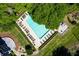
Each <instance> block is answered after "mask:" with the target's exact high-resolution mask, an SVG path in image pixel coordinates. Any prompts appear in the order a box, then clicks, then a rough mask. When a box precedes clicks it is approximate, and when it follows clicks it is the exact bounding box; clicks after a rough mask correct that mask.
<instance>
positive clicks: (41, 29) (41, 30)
mask: <svg viewBox="0 0 79 59" xmlns="http://www.w3.org/2000/svg"><path fill="white" fill-rule="evenodd" d="M26 22H27V23H28V24H29V26H30V27H31V28H32V30H33V31H34V33H35V34H36V35H37V36H38V37H39V38H42V37H43V36H44V35H45V34H46V33H47V32H48V31H49V29H46V28H45V25H39V24H37V23H36V22H34V21H33V20H32V18H31V16H29V17H28V20H26Z"/></svg>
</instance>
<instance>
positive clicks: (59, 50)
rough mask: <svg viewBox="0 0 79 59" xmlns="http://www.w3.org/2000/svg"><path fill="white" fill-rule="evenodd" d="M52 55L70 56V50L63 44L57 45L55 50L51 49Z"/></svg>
mask: <svg viewBox="0 0 79 59" xmlns="http://www.w3.org/2000/svg"><path fill="white" fill-rule="evenodd" d="M52 55H54V56H70V55H71V54H70V52H69V51H68V49H67V48H65V47H64V46H61V47H58V48H57V49H56V50H54V51H53V53H52Z"/></svg>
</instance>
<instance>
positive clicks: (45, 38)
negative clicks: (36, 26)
mask: <svg viewBox="0 0 79 59" xmlns="http://www.w3.org/2000/svg"><path fill="white" fill-rule="evenodd" d="M52 34H54V32H52V31H50V32H49V33H48V34H47V35H45V37H44V38H43V39H42V41H40V43H41V44H43V43H44V42H45V41H46V40H47V39H48V38H49V37H51V35H52Z"/></svg>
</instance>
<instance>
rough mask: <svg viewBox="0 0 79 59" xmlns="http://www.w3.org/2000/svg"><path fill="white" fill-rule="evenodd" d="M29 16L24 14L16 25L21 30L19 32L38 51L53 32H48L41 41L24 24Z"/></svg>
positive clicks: (27, 25) (26, 24)
mask: <svg viewBox="0 0 79 59" xmlns="http://www.w3.org/2000/svg"><path fill="white" fill-rule="evenodd" d="M28 17H29V14H28V13H27V12H25V13H24V14H23V15H22V16H21V17H20V18H19V19H18V20H17V21H16V23H17V24H18V26H19V27H20V28H21V30H22V31H23V32H24V33H25V35H26V37H27V38H28V39H29V40H30V42H31V43H32V44H33V45H34V47H35V48H36V49H38V48H39V47H40V46H41V45H42V44H43V43H44V42H45V41H46V40H47V39H48V38H49V37H50V36H51V35H52V34H54V31H53V30H49V31H48V32H47V33H46V34H45V35H44V36H43V37H42V38H41V39H40V38H39V37H38V36H37V35H36V34H35V33H34V31H33V29H32V28H31V27H30V26H29V24H28V23H27V22H26V20H28Z"/></svg>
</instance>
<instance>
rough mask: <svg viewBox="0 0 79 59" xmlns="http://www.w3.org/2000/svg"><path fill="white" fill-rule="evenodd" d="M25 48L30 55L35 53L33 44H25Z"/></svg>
mask: <svg viewBox="0 0 79 59" xmlns="http://www.w3.org/2000/svg"><path fill="white" fill-rule="evenodd" d="M25 50H26V52H27V54H28V55H31V54H32V53H33V50H32V46H31V45H26V46H25Z"/></svg>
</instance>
